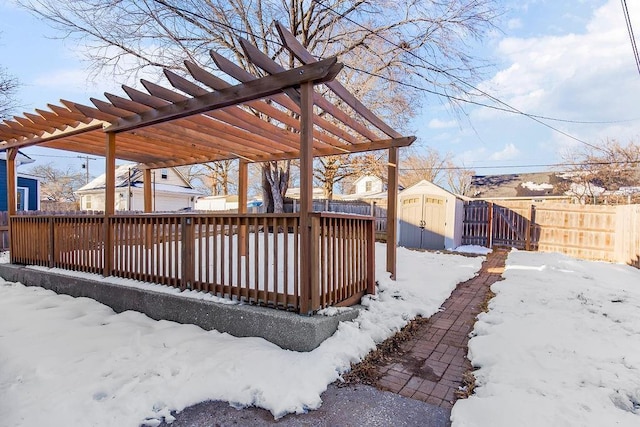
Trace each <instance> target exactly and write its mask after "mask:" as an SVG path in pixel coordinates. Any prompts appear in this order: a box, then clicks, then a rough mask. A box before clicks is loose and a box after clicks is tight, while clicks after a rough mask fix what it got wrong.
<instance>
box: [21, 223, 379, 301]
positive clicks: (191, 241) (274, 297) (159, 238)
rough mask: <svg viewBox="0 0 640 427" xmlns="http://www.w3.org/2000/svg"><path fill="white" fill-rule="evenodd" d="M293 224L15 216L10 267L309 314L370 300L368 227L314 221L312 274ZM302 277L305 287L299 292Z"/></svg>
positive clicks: (371, 271) (370, 225)
mask: <svg viewBox="0 0 640 427" xmlns="http://www.w3.org/2000/svg"><path fill="white" fill-rule="evenodd" d="M300 232H301V230H300V226H299V215H298V214H255V215H237V214H235V215H234V214H216V215H212V214H181V215H174V214H143V215H141V214H127V215H125V214H118V215H115V216H113V217H110V218H109V221H108V226H107V225H105V217H104V216H103V215H66V216H55V215H19V216H15V217H12V218H11V233H12V242H11V262H13V263H17V264H31V265H42V266H48V267H58V268H63V269H67V270H74V271H84V272H91V273H102V274H104V275H111V276H116V277H122V278H128V279H135V280H141V281H146V282H153V283H160V284H164V285H167V286H172V287H176V288H180V289H183V290H184V289H193V290H198V291H204V292H209V293H212V294H215V295H218V296H224V297H229V298H233V299H237V300H241V301H244V302H248V303H251V304H258V305H264V306H270V307H275V308H281V309H288V310H294V311H300V308H301V299H302V298H309V306H310V307H311V310H312V311H315V310H318V309H321V308H324V307H327V306H330V305H348V304H352V303H355V302H357V300H359V298H360V297H361V296H362V295H363V294H364V293H365V292H371V293H372V292H374V281H375V278H374V274H375V270H374V258H375V257H374V252H373V251H374V240H375V239H374V225H373V218H371V217H358V216H349V215H341V214H331V213H326V212H323V213H315V214H312V216H311V227H310V230H309V232H310V233H311V242H312V253H311V259H312V260H315V261H314V262H312V263H311V270H312V271H310V272H301V271H300V258H301V248H300ZM302 274H309V277H310V281H308V282H309V283H310V287H309V289H303V283H304V282H305V281H304V280H302Z"/></svg>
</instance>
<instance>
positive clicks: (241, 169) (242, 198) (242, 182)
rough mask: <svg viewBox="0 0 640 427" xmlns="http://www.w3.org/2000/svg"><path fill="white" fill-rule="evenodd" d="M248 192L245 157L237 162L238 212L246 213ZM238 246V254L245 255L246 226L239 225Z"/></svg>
mask: <svg viewBox="0 0 640 427" xmlns="http://www.w3.org/2000/svg"><path fill="white" fill-rule="evenodd" d="M248 192H249V163H248V162H247V161H246V160H245V159H240V160H239V164H238V214H240V215H244V214H246V213H247V194H248ZM238 247H239V249H240V255H241V256H246V255H247V226H246V225H241V226H240V233H239V235H238Z"/></svg>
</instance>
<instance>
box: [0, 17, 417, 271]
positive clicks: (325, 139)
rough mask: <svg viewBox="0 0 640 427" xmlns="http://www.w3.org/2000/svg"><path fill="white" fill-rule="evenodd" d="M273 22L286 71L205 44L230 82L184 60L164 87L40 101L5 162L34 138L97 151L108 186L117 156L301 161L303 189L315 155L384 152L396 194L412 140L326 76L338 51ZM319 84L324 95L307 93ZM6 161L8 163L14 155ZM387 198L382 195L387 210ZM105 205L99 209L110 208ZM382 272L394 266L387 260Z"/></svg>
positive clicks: (332, 72) (249, 52)
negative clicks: (401, 157)
mask: <svg viewBox="0 0 640 427" xmlns="http://www.w3.org/2000/svg"><path fill="white" fill-rule="evenodd" d="M277 29H278V32H279V34H280V37H281V40H282V43H283V46H284V47H285V48H286V49H288V50H289V51H290V52H291V53H292V54H293V55H294V56H295V57H296V58H297V59H298V60H299V61H300V64H301V65H300V66H298V67H296V68H293V69H290V70H286V69H284V68H283V67H282V66H281V65H280V64H278V63H276V62H275V61H273V60H272V59H271V58H269V57H268V56H267V55H265V54H264V53H262V52H261V51H260V50H259V49H257V48H256V47H255V46H253V45H251V44H250V43H249V42H248V41H247V40H243V39H241V40H240V44H241V46H242V48H243V50H244V52H245V56H246V58H247V60H248V61H249V62H251V63H252V64H253V65H254V66H256V67H257V68H259V69H261V70H263V71H264V73H265V74H266V75H265V76H264V77H257V76H254V75H252V74H251V73H249V72H247V71H246V70H244V69H242V68H241V67H239V66H238V65H236V64H234V63H232V62H231V61H229V60H228V59H226V58H224V57H222V56H220V55H219V54H217V53H215V52H213V51H211V52H210V55H211V57H212V59H213V61H214V63H215V64H216V65H217V66H218V68H219V70H220V71H221V72H222V73H224V74H226V75H227V76H228V77H229V78H230V79H231V80H235V81H236V82H238V83H235V84H234V83H231V82H230V81H227V80H225V79H222V78H220V77H218V76H216V75H214V74H212V73H211V72H209V71H208V70H206V69H204V68H202V67H200V66H198V65H196V64H194V63H192V62H188V61H186V62H185V66H186V69H187V71H188V75H189V76H190V78H187V77H185V76H180V75H178V74H176V73H175V72H172V71H169V70H164V74H165V76H166V78H167V80H168V82H169V84H170V85H171V87H165V86H162V85H159V84H155V83H151V82H148V81H145V80H141V83H142V87H143V88H144V90H142V89H135V88H131V87H128V86H123V90H124V93H125V95H126V97H125V96H122V95H115V94H111V93H105V96H106V100H99V99H94V98H92V99H90V101H91V103H92V104H93V106H88V105H84V104H78V103H74V102H70V101H66V100H61V101H60V104H61V105H55V104H48V107H49V110H48V111H47V110H42V109H36V110H35V112H36V114H33V113H24V114H23V115H22V116H21V117H14V118H13V119H10V120H5V121H4V122H3V123H0V149H6V150H7V151H8V153H9V156H8V158H9V159H11V156H12V155H15V152H16V150H18V149H20V148H23V147H28V146H33V145H40V146H43V147H49V148H57V149H63V150H69V151H75V152H79V153H85V154H90V155H99V156H104V157H106V158H107V162H106V166H107V167H106V169H107V192H108V191H109V180H110V179H112V178H113V170H111V168H112V167H113V166H114V164H115V163H114V159H115V158H118V159H122V160H127V161H132V162H136V163H139V164H141V165H142V166H143V168H146V169H156V168H163V167H170V166H181V165H190V164H198V163H205V162H211V161H220V160H228V159H240V160H241V163H242V168H241V170H242V171H243V173H244V174H246V165H247V163H248V162H266V161H276V160H288V159H300V161H301V165H303V166H302V167H301V169H302V170H301V175H302V177H301V181H302V182H301V187H303V188H304V189H305V190H309V189H310V185H311V179H312V178H311V177H312V171H311V168H312V166H311V159H313V157H318V156H329V155H342V154H349V153H359V152H365V151H372V150H381V149H389V150H390V155H389V157H390V161H389V189H390V190H391V192H394V191H395V188H396V185H397V149H398V148H399V147H404V146H408V145H410V144H411V143H412V142H413V141H414V140H415V138H414V137H403V136H402V135H401V134H400V133H398V132H397V131H395V130H393V129H392V128H391V127H390V126H388V125H387V124H386V123H384V121H382V120H381V119H380V118H379V117H377V116H376V115H375V114H374V113H373V112H371V111H370V110H369V109H367V108H366V107H365V106H364V105H363V104H362V103H361V102H360V101H359V100H357V99H356V98H355V96H353V94H351V93H350V92H349V91H348V90H347V89H346V88H345V87H344V86H342V85H341V84H340V83H339V82H337V81H335V80H334V79H335V77H336V75H337V74H338V73H339V71H340V70H341V68H342V65H341V64H339V63H338V62H337V59H336V58H328V59H322V60H319V59H316V58H315V57H313V55H311V53H309V52H308V51H307V50H306V49H305V48H304V47H303V46H302V44H300V43H299V42H298V41H297V40H296V38H295V37H294V36H293V35H292V34H291V33H290V32H289V31H288V30H287V29H285V28H284V27H282V26H281V25H280V24H277ZM320 84H324V85H325V86H326V88H327V89H328V91H329V92H330V93H331V94H332V97H331V99H329V98H327V97H325V96H324V95H322V94H320V93H318V92H316V91H315V90H314V86H316V85H320ZM145 90H146V91H145ZM336 100H337V102H336ZM345 107H346V109H345ZM105 134H106V135H107V137H106V138H105ZM105 140H106V143H105ZM8 167H14V164H13V162H12V161H9V162H8ZM145 176H147V174H145ZM241 181H243V182H246V176H242V177H241ZM148 191H149V189H148V188H145V194H147V193H148ZM241 196H243V197H245V198H246V194H241ZM310 197H311V192H310V191H309V193H308V194H304V195H303V198H305V200H304V201H301V207H303V208H304V209H307V208H308V209H310V206H311V205H310V204H309V200H310V199H309V200H306V198H310ZM107 198H109V197H107ZM13 200H14V201H15V197H14V198H13ZM395 203H396V202H395V200H393V202H391V200H390V205H393V206H390V212H391V213H393V212H395ZM107 205H109V203H107ZM145 206H148V204H146V203H145ZM10 210H11V208H10ZM109 210H112V209H111V208H109V207H107V212H106V214H107V215H109V214H112V213H113V212H109ZM301 215H302V216H301V225H304V223H305V220H304V219H303V216H304V215H305V214H304V213H302V214H301ZM389 223H390V229H391V230H390V234H389V236H388V241H389V242H395V221H393V220H392V218H390V221H389ZM394 252H395V251H394ZM388 269H389V270H390V271H392V272H394V271H395V261H394V260H392V259H390V260H389V262H388Z"/></svg>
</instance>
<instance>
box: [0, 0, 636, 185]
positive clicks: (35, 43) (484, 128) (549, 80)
mask: <svg viewBox="0 0 640 427" xmlns="http://www.w3.org/2000/svg"><path fill="white" fill-rule="evenodd" d="M627 3H628V7H629V12H630V15H631V19H632V22H633V24H634V25H635V27H634V28H635V30H636V34H640V5H638V4H637V2H632V1H629V2H627ZM505 5H506V9H507V12H506V13H505V15H504V16H503V17H502V20H501V22H499V23H498V25H499V27H500V30H501V31H494V32H492V34H491V35H490V36H489V37H488V38H486V39H485V40H484V41H483V42H482V43H481V44H479V45H478V46H477V47H476V49H477V51H478V53H479V55H482V56H483V57H485V59H486V60H488V61H489V62H490V63H492V64H493V66H492V67H491V68H490V69H489V70H488V72H487V74H486V78H485V80H484V81H482V82H481V83H479V84H478V87H480V88H481V89H482V90H484V91H486V92H487V93H490V94H491V95H493V96H494V97H496V98H499V99H500V100H502V101H504V102H506V103H508V104H509V105H512V106H514V107H516V108H518V109H520V110H522V111H524V112H527V113H530V114H536V115H541V116H547V117H552V118H558V119H565V120H574V121H588V122H608V123H580V124H578V123H567V122H560V121H545V123H548V124H549V125H551V126H553V127H556V128H557V129H559V130H561V131H563V132H566V133H568V134H570V135H572V136H574V137H576V138H578V139H580V140H583V141H586V142H588V143H591V144H599V143H601V141H603V140H604V139H606V138H615V139H618V140H621V141H623V142H626V141H629V140H631V139H634V140H636V141H638V140H640V138H639V134H640V132H639V131H638V129H639V128H638V126H639V125H640V111H638V108H637V107H636V106H637V100H638V97H639V95H640V74H639V73H638V70H637V68H636V66H635V63H634V61H633V55H632V51H631V46H630V42H629V36H628V34H627V31H626V26H625V22H624V18H623V14H622V9H621V5H620V1H619V0H608V1H605V0H576V1H555V0H532V1H513V2H511V1H506V2H505ZM0 29H1V30H0V31H2V34H0V58H1V59H0V65H2V66H4V67H5V68H7V70H8V71H9V73H11V74H13V75H14V76H16V77H18V78H19V79H20V81H21V82H22V84H23V86H22V87H21V90H20V93H19V94H18V96H19V100H20V102H21V104H22V106H23V108H21V110H22V111H27V112H29V111H33V109H35V108H42V109H45V108H46V104H47V103H57V102H58V100H59V99H61V98H64V99H68V100H71V101H76V102H80V103H85V104H87V103H89V97H90V96H94V97H98V98H104V97H103V95H102V93H103V92H104V91H118V86H117V84H115V82H114V81H112V80H110V79H109V78H104V77H102V78H99V79H97V81H91V80H90V77H89V76H90V72H89V71H88V70H87V65H88V64H86V63H83V62H82V60H81V57H80V55H79V54H76V53H75V52H76V51H77V49H76V44H75V42H74V41H72V40H61V39H56V38H55V37H56V36H57V35H58V36H59V34H56V32H55V31H54V30H53V29H51V28H50V27H49V26H48V25H47V24H46V23H44V22H41V21H39V20H38V19H36V18H34V17H32V16H31V15H29V14H28V13H27V12H25V11H23V10H22V9H19V8H17V7H16V6H14V5H13V4H12V2H11V1H9V0H0ZM480 101H481V102H485V103H489V104H490V103H492V102H491V101H490V100H488V99H486V100H480ZM410 130H411V131H413V132H414V133H415V134H416V135H417V136H418V137H419V140H418V144H420V146H432V147H434V148H436V149H437V150H438V151H440V152H441V153H446V152H449V153H451V154H452V155H453V156H454V158H455V159H456V161H457V162H458V163H460V164H464V165H465V166H467V167H470V168H475V170H476V172H477V173H478V174H486V173H512V172H520V171H524V170H544V169H548V168H545V167H542V166H534V167H532V168H528V169H524V168H521V166H524V165H546V164H551V163H556V162H558V161H560V160H561V154H562V153H563V152H564V151H566V150H567V149H571V148H572V147H575V146H579V144H580V142H577V141H575V140H573V139H571V138H569V137H566V136H564V135H562V134H560V133H559V132H555V131H553V130H551V129H549V128H547V127H544V126H543V125H541V124H539V123H536V122H534V121H533V120H531V119H529V118H526V117H524V116H521V115H514V114H509V113H504V112H499V111H495V110H490V109H486V108H480V107H467V108H465V112H464V113H460V112H455V111H452V110H451V108H448V107H447V105H446V104H443V102H442V100H441V99H437V98H435V97H431V98H426V99H425V100H424V102H423V107H422V109H421V111H419V112H418V114H417V116H416V118H415V120H414V121H413V123H412V124H411V129H410ZM25 152H26V153H27V154H29V155H31V156H33V157H34V158H35V159H36V160H37V162H38V163H48V162H54V163H55V164H56V165H57V166H59V167H67V166H71V167H73V168H78V169H79V168H80V165H81V163H82V161H81V160H80V159H78V158H76V154H75V153H64V152H62V153H61V152H55V151H51V150H44V149H38V148H29V149H26V150H25ZM54 155H61V156H68V157H46V156H54ZM91 168H92V169H91V173H92V175H95V174H98V173H101V172H102V171H103V169H104V168H103V165H102V162H100V161H94V162H92V163H91Z"/></svg>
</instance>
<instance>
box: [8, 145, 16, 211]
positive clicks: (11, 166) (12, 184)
mask: <svg viewBox="0 0 640 427" xmlns="http://www.w3.org/2000/svg"><path fill="white" fill-rule="evenodd" d="M17 155H18V149H17V148H8V149H7V211H8V212H9V216H11V215H15V214H16V206H17V203H16V200H17V198H16V191H17V189H16V184H17V182H16V156H17Z"/></svg>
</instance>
